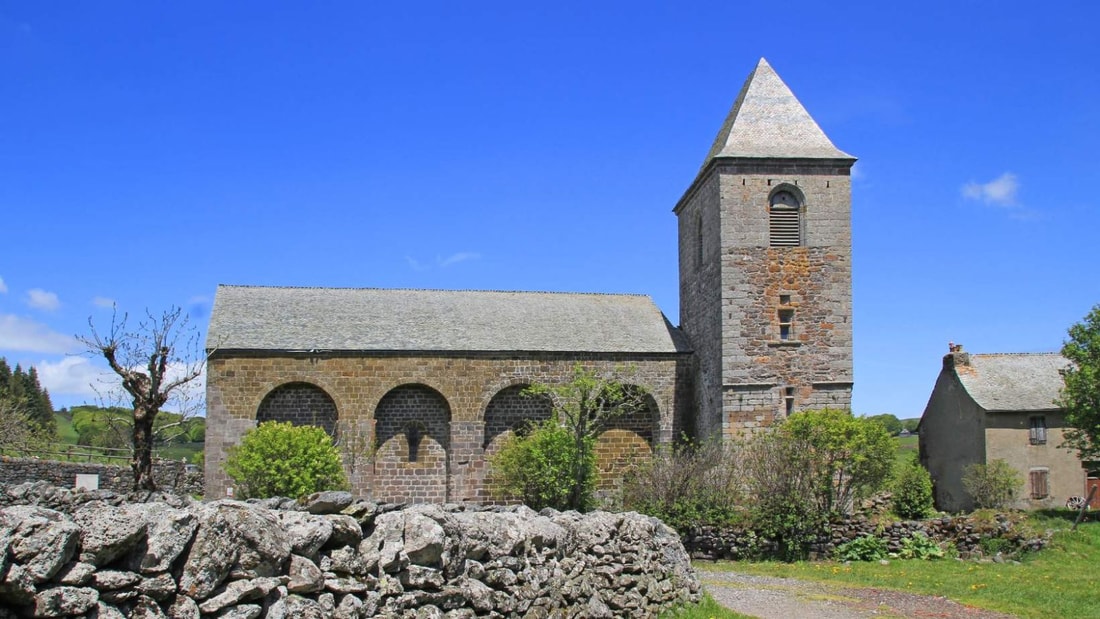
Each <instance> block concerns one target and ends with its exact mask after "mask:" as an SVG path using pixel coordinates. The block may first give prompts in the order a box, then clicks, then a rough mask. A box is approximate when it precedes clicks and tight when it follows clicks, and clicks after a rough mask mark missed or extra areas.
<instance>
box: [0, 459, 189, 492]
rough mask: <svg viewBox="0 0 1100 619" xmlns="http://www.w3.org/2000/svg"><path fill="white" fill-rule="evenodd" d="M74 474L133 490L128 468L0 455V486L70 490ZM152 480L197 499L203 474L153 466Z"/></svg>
mask: <svg viewBox="0 0 1100 619" xmlns="http://www.w3.org/2000/svg"><path fill="white" fill-rule="evenodd" d="M77 475H98V476H99V487H100V488H101V489H103V490H112V491H114V492H122V493H125V492H129V491H130V490H131V489H132V488H133V487H134V474H133V471H132V470H131V469H130V467H129V466H119V465H114V464H96V463H93V462H56V461H53V460H39V459H37V458H10V457H8V456H0V484H22V483H25V482H35V481H44V482H47V483H49V484H52V485H54V486H58V487H61V488H73V487H74V486H75V484H76V476H77ZM153 479H155V480H156V482H157V484H158V485H159V486H160V487H162V488H164V489H167V490H171V491H172V492H174V493H175V494H184V495H196V496H200V495H202V493H203V474H202V471H200V470H193V469H191V468H189V467H187V466H186V465H185V464H184V463H182V462H172V461H166V460H165V461H159V462H155V463H153Z"/></svg>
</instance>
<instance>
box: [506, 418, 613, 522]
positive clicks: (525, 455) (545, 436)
mask: <svg viewBox="0 0 1100 619" xmlns="http://www.w3.org/2000/svg"><path fill="white" fill-rule="evenodd" d="M591 441H592V439H591V438H587V439H585V442H586V443H590V442H591ZM589 447H591V446H589ZM581 458H587V459H588V461H587V462H585V463H584V464H585V467H584V468H585V470H586V471H587V472H588V475H589V477H588V478H586V479H585V480H584V483H583V490H582V494H581V496H580V502H581V503H582V504H583V505H588V504H590V503H591V501H592V494H593V491H594V489H595V487H596V466H595V464H596V463H595V453H594V452H593V451H592V449H591V448H589V449H588V450H587V452H586V453H585V454H580V453H578V452H577V445H576V443H575V442H574V440H573V435H572V434H571V433H570V432H569V429H568V428H566V427H565V426H562V425H561V424H560V423H559V422H558V421H556V420H554V419H548V420H546V421H544V422H542V423H540V424H537V425H534V426H533V427H531V428H530V429H529V431H528V432H526V433H520V434H515V435H513V436H511V437H510V438H509V439H508V440H507V441H506V442H505V443H504V444H503V445H502V446H501V448H500V450H499V451H498V452H497V453H496V454H494V455H493V456H492V457H490V460H489V464H490V466H491V467H492V471H493V476H494V478H495V479H496V481H497V484H495V485H494V486H493V489H494V491H495V492H496V493H497V495H498V496H499V497H501V498H506V497H519V498H520V499H521V500H523V502H524V504H526V505H527V506H528V507H531V508H533V509H542V508H544V507H553V508H554V509H559V510H564V509H570V508H571V507H572V505H573V504H572V503H571V502H570V501H572V500H573V498H574V492H573V490H574V488H573V483H572V479H573V477H572V476H573V474H574V470H573V467H574V466H575V463H576V462H577V461H578V460H580V459H581Z"/></svg>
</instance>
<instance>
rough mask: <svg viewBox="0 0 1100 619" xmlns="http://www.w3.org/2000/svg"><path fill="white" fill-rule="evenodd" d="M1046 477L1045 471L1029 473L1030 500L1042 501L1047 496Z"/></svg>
mask: <svg viewBox="0 0 1100 619" xmlns="http://www.w3.org/2000/svg"><path fill="white" fill-rule="evenodd" d="M1047 475H1048V472H1047V471H1031V498H1033V499H1043V498H1046V497H1047V496H1048V495H1049V492H1047Z"/></svg>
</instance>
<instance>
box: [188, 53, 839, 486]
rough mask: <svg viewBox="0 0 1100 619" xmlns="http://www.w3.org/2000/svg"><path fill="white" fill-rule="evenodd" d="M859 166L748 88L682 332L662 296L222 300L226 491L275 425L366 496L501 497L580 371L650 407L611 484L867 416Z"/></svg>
mask: <svg viewBox="0 0 1100 619" xmlns="http://www.w3.org/2000/svg"><path fill="white" fill-rule="evenodd" d="M853 163H855V159H854V158H853V157H852V156H851V155H848V154H846V153H844V152H843V151H840V150H838V149H837V148H836V147H835V146H834V145H833V144H832V142H831V141H830V140H829V138H828V137H826V136H825V134H824V133H823V132H822V131H821V129H820V128H819V127H818V125H817V123H815V122H814V120H813V119H812V118H811V117H810V115H809V114H808V113H807V112H806V110H805V109H804V108H803V106H802V104H801V103H799V101H798V99H796V98H795V96H794V94H792V92H791V91H790V89H789V88H788V87H787V85H786V84H785V83H784V82H783V81H782V80H781V79H780V78H779V76H778V75H777V74H776V73H775V71H774V70H773V69H772V68H771V66H769V65H768V63H767V62H766V61H765V60H763V59H761V60H760V62H759V64H758V65H757V66H756V68H755V70H753V72H752V73H751V74H750V75H749V77H748V79H747V80H746V81H745V84H744V86H743V87H742V88H741V92H740V94H739V95H738V96H737V99H736V101H735V102H734V104H733V108H732V109H731V110H730V113H729V115H728V117H727V118H726V120H725V122H724V123H723V124H722V127H721V130H720V131H719V132H718V136H717V138H716V139H715V141H714V144H713V145H712V146H711V148H710V152H708V153H707V156H706V158H705V159H704V161H703V165H702V167H701V168H700V170H699V172H698V174H697V175H696V177H695V179H694V180H693V181H692V182H691V184H690V186H689V187H688V189H687V191H686V192H685V193H684V195H683V197H682V198H681V199H680V201H679V202H678V203H677V204H676V205H675V208H674V209H673V212H674V213H675V215H676V217H677V222H678V230H679V233H678V235H679V263H680V317H679V323H680V324H679V326H678V327H677V326H674V325H673V324H672V323H671V322H670V321H669V320H668V319H667V318H666V317H665V316H664V315H663V314H662V313H661V311H660V310H659V309H658V308H657V306H656V305H655V304H654V303H653V301H652V300H651V299H650V298H649V297H647V296H642V295H619V294H585V293H550V292H502V291H470V290H402V289H371V288H355V289H349V288H282V287H257V286H219V287H218V290H217V294H216V297H215V300H214V309H213V312H212V315H211V318H210V326H209V330H208V333H207V351H208V353H209V360H208V365H207V398H206V405H207V426H206V427H207V433H206V485H207V488H206V490H207V496H211V497H215V496H223V495H225V494H226V492H227V490H228V489H229V488H230V487H231V485H232V484H231V481H230V480H229V479H228V478H227V477H226V475H225V472H224V471H223V465H224V462H225V458H226V453H227V449H228V448H229V447H230V446H232V445H234V444H236V443H237V442H239V441H240V438H241V436H242V435H243V434H244V433H245V432H247V431H248V430H249V429H251V428H253V427H255V425H256V424H257V423H259V422H263V421H269V420H280V421H291V422H294V423H296V424H313V425H318V426H321V427H323V428H325V429H326V431H328V432H329V433H330V434H333V435H334V437H336V438H337V441H338V443H339V444H340V446H341V449H342V451H343V455H344V466H345V469H346V471H347V474H348V477H349V480H350V481H351V484H352V487H353V490H354V491H355V492H356V493H358V494H359V495H361V496H369V497H373V498H374V499H375V500H387V501H432V502H452V501H485V500H488V499H489V497H488V496H487V493H486V489H485V486H486V483H485V480H486V475H487V472H488V471H487V466H486V455H487V454H491V453H493V452H494V451H495V450H496V449H498V448H499V446H500V444H501V442H502V441H503V440H504V439H505V438H506V437H507V436H508V435H509V434H510V433H511V432H512V431H513V429H514V428H516V427H518V426H519V425H520V424H521V423H523V422H524V421H525V420H529V419H533V420H538V419H545V418H547V417H548V416H549V415H550V402H549V401H547V400H545V399H537V398H528V397H524V396H522V395H521V392H522V390H523V389H524V388H525V387H526V386H528V385H530V384H532V383H536V382H537V383H548V384H553V383H562V382H565V381H568V380H569V379H570V377H571V376H572V373H573V369H574V367H576V366H577V365H578V364H579V365H581V366H583V367H585V368H587V369H590V370H595V371H597V372H600V373H604V374H613V375H615V376H616V378H617V379H619V380H623V381H625V382H627V383H629V384H631V385H634V386H635V388H637V389H638V390H639V391H642V392H644V393H645V394H646V396H645V401H646V402H645V406H644V407H642V408H641V409H639V410H636V411H634V412H632V413H631V414H629V415H626V416H623V417H619V418H617V419H615V420H614V421H613V422H612V423H611V424H610V426H609V427H607V428H605V429H604V430H603V432H602V434H601V435H600V437H599V440H598V444H597V457H598V459H599V462H600V467H601V471H602V472H603V473H605V474H610V475H612V476H613V475H614V474H615V472H616V471H617V469H618V467H620V466H622V464H623V462H624V459H626V458H628V457H629V456H632V455H637V454H646V453H649V452H650V451H651V450H652V449H653V447H655V446H656V445H659V444H667V443H670V442H671V441H672V440H673V437H676V436H679V435H680V434H681V433H688V434H691V435H694V436H697V437H711V436H726V437H729V436H733V435H735V434H737V433H739V432H743V431H751V429H753V428H756V427H761V426H767V425H769V424H771V423H773V422H774V421H776V420H778V419H782V418H784V417H786V416H787V415H789V414H791V413H792V412H794V411H797V410H802V409H810V408H821V407H825V406H829V407H839V408H848V407H849V406H850V403H851V390H852V311H851V206H850V204H851V198H850V192H851V184H850V172H851V168H852V164H853Z"/></svg>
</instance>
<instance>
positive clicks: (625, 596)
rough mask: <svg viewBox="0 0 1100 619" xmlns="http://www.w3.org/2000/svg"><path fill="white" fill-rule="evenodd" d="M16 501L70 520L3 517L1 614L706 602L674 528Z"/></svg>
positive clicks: (17, 513)
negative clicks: (42, 503)
mask: <svg viewBox="0 0 1100 619" xmlns="http://www.w3.org/2000/svg"><path fill="white" fill-rule="evenodd" d="M5 497H6V498H5ZM14 497H22V498H24V499H25V500H28V501H39V502H48V503H51V504H53V505H55V506H57V507H59V508H61V509H63V510H66V511H67V512H70V513H66V511H59V510H55V509H48V508H46V507H42V506H40V505H15V506H9V507H4V508H2V509H0V575H2V579H0V619H7V618H8V617H16V616H23V615H32V614H33V616H35V617H61V616H72V615H85V616H96V617H99V618H100V619H116V618H122V617H165V616H166V617H168V618H170V619H185V618H186V619H198V618H199V617H200V616H203V617H205V616H215V615H216V616H218V617H232V618H235V619H254V618H256V617H269V618H272V619H291V618H294V619H298V618H303V619H314V618H324V619H330V618H331V619H353V618H359V617H373V616H383V617H397V618H401V617H417V618H424V617H440V618H448V619H459V618H463V619H465V618H472V617H551V616H553V617H578V618H579V617H655V616H657V614H658V613H659V612H661V611H663V610H665V609H667V608H669V607H671V606H674V605H677V604H679V603H683V602H693V601H696V600H698V599H699V596H700V585H699V582H698V580H697V579H696V577H695V574H694V571H693V570H692V567H691V564H690V561H689V559H688V555H687V553H686V552H685V551H684V548H683V546H682V544H681V543H680V539H679V537H678V536H677V535H676V533H675V532H674V531H673V530H672V529H670V528H668V527H667V526H665V525H664V524H662V523H661V522H660V521H659V520H656V519H653V518H649V517H647V516H642V515H639V514H636V513H632V512H631V513H622V514H612V513H607V512H592V513H589V514H584V515H582V514H578V513H576V512H557V511H554V510H544V511H542V512H540V513H535V512H534V511H532V510H530V509H528V508H526V507H492V508H490V507H464V506H458V505H449V506H439V505H411V506H407V507H404V506H398V505H377V504H374V503H370V502H364V501H359V502H353V501H352V498H351V495H350V494H348V493H342V492H332V493H320V494H319V495H314V497H311V500H309V501H306V502H304V503H296V502H293V501H289V500H273V501H265V502H240V501H232V500H221V501H215V502H211V503H197V502H194V501H192V500H190V499H187V498H181V497H172V496H170V495H161V498H163V499H164V502H152V503H125V502H122V500H121V498H120V497H119V496H117V495H114V494H113V493H111V492H110V491H97V492H84V491H69V490H64V489H56V488H55V489H52V490H49V489H47V488H46V487H45V486H44V485H43V484H24V485H22V486H19V487H7V488H0V503H3V502H5V501H7V502H10V501H11V500H12V499H13V498H14ZM5 609H10V610H7V611H5Z"/></svg>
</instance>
